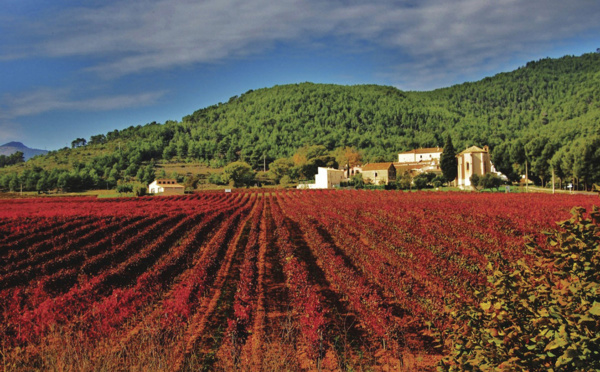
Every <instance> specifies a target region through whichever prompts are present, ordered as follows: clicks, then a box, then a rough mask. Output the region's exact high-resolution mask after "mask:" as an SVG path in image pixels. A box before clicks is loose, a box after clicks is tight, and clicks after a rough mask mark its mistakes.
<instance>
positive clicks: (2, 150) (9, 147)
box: [0, 142, 48, 160]
mask: <svg viewBox="0 0 600 372" xmlns="http://www.w3.org/2000/svg"><path fill="white" fill-rule="evenodd" d="M17 151H21V152H22V153H23V156H24V157H25V160H27V159H29V158H32V157H34V156H36V155H45V154H47V153H48V151H46V150H39V149H32V148H29V147H27V146H25V145H24V144H22V143H21V142H9V143H5V144H4V145H2V146H0V155H5V156H8V155H11V154H14V153H15V152H17Z"/></svg>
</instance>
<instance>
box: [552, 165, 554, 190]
mask: <svg viewBox="0 0 600 372" xmlns="http://www.w3.org/2000/svg"><path fill="white" fill-rule="evenodd" d="M552 193H553V194H554V167H552Z"/></svg>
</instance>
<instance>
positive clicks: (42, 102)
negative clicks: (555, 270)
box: [0, 0, 600, 150]
mask: <svg viewBox="0 0 600 372" xmlns="http://www.w3.org/2000/svg"><path fill="white" fill-rule="evenodd" d="M599 20H600V2H599V1H597V0H570V1H564V0H494V1H491V0H490V1H488V0H422V1H416V0H396V1H391V0H372V1H368V2H367V1H354V0H336V1H322V0H321V1H317V0H278V1H272V0H243V1H239V0H196V1H191V0H137V1H126V0H104V1H100V0H87V1H74V0H53V1H47V0H0V144H3V143H5V142H9V141H13V140H16V141H21V142H23V143H25V144H26V145H28V146H29V147H35V148H41V149H48V150H53V149H58V148H61V147H64V146H68V145H70V143H71V141H72V140H73V139H75V138H78V137H83V138H86V139H87V138H89V137H90V136H91V135H94V134H99V133H106V132H108V131H110V130H113V129H122V128H125V127H128V126H130V125H139V124H146V123H149V122H152V121H157V122H164V121H166V120H181V118H182V117H183V116H185V115H188V114H190V113H192V112H193V111H195V110H197V109H200V108H203V107H206V106H209V105H212V104H216V103H218V102H226V101H227V100H228V99H229V97H231V96H234V95H239V94H241V93H244V92H246V91H247V90H249V89H258V88H263V87H271V86H273V85H278V84H288V83H298V82H305V81H310V82H315V83H335V84H345V85H353V84H382V85H392V86H395V87H397V88H399V89H402V90H432V89H435V88H441V87H446V86H450V85H453V84H459V83H462V82H465V81H475V80H479V79H481V78H483V77H486V76H492V75H494V74H496V73H498V72H503V71H511V70H514V69H515V68H517V67H519V66H523V65H524V64H525V63H526V62H528V61H531V60H537V59H539V58H544V57H560V56H563V55H567V54H571V55H580V54H583V53H588V52H594V51H595V50H596V48H599V47H600V38H599V37H598V36H600V21H599Z"/></svg>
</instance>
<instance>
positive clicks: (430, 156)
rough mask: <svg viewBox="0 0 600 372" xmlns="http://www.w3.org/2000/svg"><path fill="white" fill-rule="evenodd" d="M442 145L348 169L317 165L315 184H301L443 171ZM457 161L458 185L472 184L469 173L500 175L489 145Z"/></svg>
mask: <svg viewBox="0 0 600 372" xmlns="http://www.w3.org/2000/svg"><path fill="white" fill-rule="evenodd" d="M442 152H443V148H441V147H432V148H420V149H414V150H410V151H406V152H403V153H400V154H398V161H397V162H384V163H368V164H364V165H362V166H355V167H351V168H349V169H333V168H319V169H318V174H317V175H316V176H315V183H308V184H300V185H298V188H301V189H302V188H303V189H330V188H333V187H336V186H340V184H341V183H342V182H345V181H348V180H349V179H350V178H351V177H352V176H354V175H356V174H359V173H360V174H362V178H363V180H365V181H366V182H368V183H371V184H373V185H387V184H389V183H390V182H394V181H396V179H397V177H400V176H401V175H402V174H405V173H406V172H408V173H410V174H411V175H413V176H414V175H417V174H419V173H435V174H442V170H441V168H440V157H441V156H442ZM456 157H457V160H458V176H457V178H456V180H455V181H454V182H455V185H456V186H458V187H460V188H466V187H469V186H471V176H473V175H474V174H476V175H478V176H484V175H486V174H488V173H496V174H498V175H499V174H500V173H498V172H497V171H496V169H495V168H494V165H493V164H492V161H491V159H490V151H489V148H488V146H484V147H483V148H479V147H477V146H471V147H469V148H467V149H465V150H464V151H462V152H460V153H459V154H457V155H456Z"/></svg>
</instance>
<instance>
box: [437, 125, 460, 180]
mask: <svg viewBox="0 0 600 372" xmlns="http://www.w3.org/2000/svg"><path fill="white" fill-rule="evenodd" d="M440 168H441V169H442V173H443V175H444V178H445V179H446V180H447V181H448V182H452V181H454V180H455V179H456V176H458V159H457V158H456V149H455V148H454V145H453V144H452V138H451V137H450V135H448V136H447V137H446V142H445V143H444V150H443V152H442V155H441V156H440Z"/></svg>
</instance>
